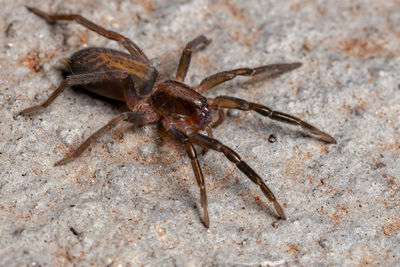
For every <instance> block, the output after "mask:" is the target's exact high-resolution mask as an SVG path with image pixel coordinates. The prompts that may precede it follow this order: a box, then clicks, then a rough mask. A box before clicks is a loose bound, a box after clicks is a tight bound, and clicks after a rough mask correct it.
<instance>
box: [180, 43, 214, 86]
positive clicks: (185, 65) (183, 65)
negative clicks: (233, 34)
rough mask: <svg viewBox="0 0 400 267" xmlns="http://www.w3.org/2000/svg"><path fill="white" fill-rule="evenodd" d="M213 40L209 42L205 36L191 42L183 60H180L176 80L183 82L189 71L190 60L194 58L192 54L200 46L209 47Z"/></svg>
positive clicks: (185, 49) (187, 46)
mask: <svg viewBox="0 0 400 267" xmlns="http://www.w3.org/2000/svg"><path fill="white" fill-rule="evenodd" d="M210 42H211V40H208V39H207V38H206V37H204V36H203V35H200V36H198V37H196V38H195V39H193V40H192V41H190V42H189V43H188V44H187V45H186V47H185V48H184V49H183V51H182V55H181V59H180V60H179V65H178V70H177V72H176V80H177V81H179V82H183V81H184V80H185V77H186V74H187V72H188V69H189V65H190V59H191V58H192V52H193V51H194V50H195V49H196V48H198V47H199V46H203V48H204V47H205V46H206V45H208V44H209V43H210Z"/></svg>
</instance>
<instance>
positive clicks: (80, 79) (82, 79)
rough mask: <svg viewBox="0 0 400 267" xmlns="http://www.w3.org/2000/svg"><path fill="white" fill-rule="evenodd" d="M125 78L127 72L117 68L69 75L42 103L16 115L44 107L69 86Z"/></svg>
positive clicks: (127, 76)
mask: <svg viewBox="0 0 400 267" xmlns="http://www.w3.org/2000/svg"><path fill="white" fill-rule="evenodd" d="M127 78H129V75H128V73H126V72H124V71H118V70H110V71H102V72H93V73H85V74H76V75H70V76H68V77H67V78H65V80H64V81H63V82H62V83H61V84H60V85H59V86H58V88H57V89H56V90H55V91H54V92H53V93H52V94H51V95H50V97H49V98H48V99H47V100H46V101H45V102H44V103H43V104H41V105H37V106H33V107H30V108H27V109H24V110H22V111H21V112H19V113H18V115H25V114H27V113H31V112H34V111H37V110H40V109H43V108H46V107H47V106H48V105H50V104H51V103H52V102H53V101H54V99H56V97H57V96H59V95H60V93H61V92H62V91H64V89H65V88H67V87H69V86H73V85H85V84H90V83H97V82H103V81H107V80H124V79H127Z"/></svg>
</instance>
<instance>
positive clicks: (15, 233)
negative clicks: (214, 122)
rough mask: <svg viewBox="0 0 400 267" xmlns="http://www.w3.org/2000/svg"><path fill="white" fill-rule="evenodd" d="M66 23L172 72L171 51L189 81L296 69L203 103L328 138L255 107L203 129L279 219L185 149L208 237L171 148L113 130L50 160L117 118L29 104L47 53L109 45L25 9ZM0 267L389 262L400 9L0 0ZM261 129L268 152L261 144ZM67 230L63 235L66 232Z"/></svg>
mask: <svg viewBox="0 0 400 267" xmlns="http://www.w3.org/2000/svg"><path fill="white" fill-rule="evenodd" d="M29 3H30V4H32V5H33V4H34V5H36V6H37V7H39V8H41V9H43V10H45V11H50V12H55V11H58V12H68V13H80V14H82V15H84V16H86V17H87V18H90V19H92V20H93V21H95V22H97V23H99V24H100V25H103V26H105V27H106V28H109V29H113V30H114V31H117V32H121V33H123V34H124V35H126V36H128V37H130V38H132V39H133V40H135V41H136V42H137V43H138V44H139V45H140V46H141V47H142V48H143V49H144V51H145V52H146V54H147V55H148V56H149V57H150V58H155V57H157V58H158V59H159V60H160V62H161V65H162V66H161V67H162V69H164V70H165V72H166V73H168V74H172V73H173V72H174V71H175V69H176V66H177V61H178V57H179V53H180V51H181V49H182V48H183V47H184V45H185V44H186V42H187V41H189V40H191V39H193V38H194V37H195V36H197V35H200V34H204V35H206V36H207V37H209V38H211V39H212V40H213V41H212V43H211V44H210V45H209V46H208V47H207V48H206V49H205V50H203V51H201V52H198V53H196V54H195V55H194V57H193V61H192V65H191V68H190V71H189V74H188V78H187V81H188V83H189V84H193V85H194V84H197V83H198V82H199V81H200V80H201V79H202V78H203V77H205V76H207V75H209V74H212V73H215V72H217V71H221V70H226V69H230V68H234V67H244V66H259V65H263V64H268V63H273V62H294V61H300V62H302V63H303V64H304V65H303V66H302V67H301V68H300V69H297V70H295V71H293V72H291V73H288V74H285V75H282V76H280V77H278V78H275V79H257V78H255V79H247V78H240V79H237V80H235V81H231V82H228V83H226V84H224V85H221V86H219V87H218V88H215V89H214V90H212V91H210V92H208V93H207V96H215V95H218V94H229V95H233V96H236V97H243V98H245V99H248V100H251V101H257V102H261V103H263V104H265V105H268V106H270V107H273V108H275V109H277V110H281V111H284V112H288V113H291V114H294V115H296V116H299V117H301V118H304V119H305V120H306V121H308V122H310V123H312V124H314V125H316V126H318V127H320V128H321V129H323V130H325V131H327V132H328V133H330V134H332V135H333V136H334V137H335V138H336V139H337V141H338V144H337V145H326V144H323V143H321V142H319V141H318V140H316V139H313V138H310V137H307V136H306V135H304V133H303V132H302V131H301V130H300V129H298V128H296V127H291V126H288V125H284V124H281V123H278V122H273V121H270V120H268V119H266V118H262V117H261V116H258V115H256V114H254V113H251V112H250V113H241V112H232V113H231V116H229V117H228V118H227V120H226V121H225V122H224V124H223V125H221V126H220V127H219V128H217V129H216V130H215V132H214V133H215V136H217V137H218V138H219V139H220V140H221V141H223V142H224V143H226V144H228V145H229V146H231V147H232V148H234V149H235V150H237V151H238V153H239V154H240V155H242V157H243V158H244V159H245V160H246V161H247V162H248V163H249V164H250V165H251V166H253V167H254V169H255V170H257V172H259V173H260V174H261V175H262V177H263V179H265V181H266V182H267V183H268V185H269V186H270V187H271V189H272V190H273V191H274V192H275V194H276V195H277V196H278V198H279V200H280V202H281V203H283V205H284V207H285V209H286V213H287V215H288V220H287V221H277V218H276V214H275V211H274V210H273V208H272V207H271V205H270V203H269V202H268V201H267V200H266V199H265V198H264V197H263V196H262V194H261V192H260V191H259V189H258V188H257V186H255V185H253V184H252V183H251V182H250V181H249V180H248V179H247V178H246V177H245V176H244V175H243V174H241V173H240V172H239V171H238V170H237V169H236V168H235V166H234V165H232V164H231V163H230V162H228V161H227V160H226V159H225V158H224V157H223V156H222V155H220V154H217V153H214V152H209V153H208V154H206V155H205V156H204V157H201V164H202V166H203V169H204V173H205V176H206V180H207V189H208V197H209V212H210V215H211V228H210V229H209V231H207V230H206V229H205V228H204V227H203V225H202V223H201V220H200V217H199V211H198V209H197V208H196V207H195V206H198V205H199V204H198V200H199V190H198V187H197V184H196V182H195V179H194V176H193V173H192V170H191V166H190V162H189V161H188V159H187V156H186V154H185V152H184V151H183V148H182V147H181V145H179V144H176V143H175V142H172V141H171V139H170V138H169V137H168V136H162V137H161V136H160V133H159V131H158V130H157V127H155V126H147V127H144V128H141V129H137V130H135V131H133V129H132V127H131V126H130V125H129V124H128V123H122V124H121V125H120V126H118V127H117V128H115V129H114V130H113V131H112V132H111V133H109V134H108V135H106V136H104V137H103V138H102V139H101V140H99V141H98V142H97V143H96V144H95V145H93V146H92V147H91V151H90V152H89V151H87V152H85V153H84V154H83V155H82V156H81V157H80V158H79V159H78V160H75V161H74V162H71V163H70V164H68V165H65V166H61V167H53V166H52V165H53V163H54V162H55V161H57V160H59V159H60V158H62V157H63V156H65V155H66V153H68V152H69V151H71V149H72V148H74V147H76V146H77V145H79V144H80V142H81V141H83V140H84V139H85V138H86V137H87V136H89V135H90V134H91V133H92V132H93V131H95V130H96V129H98V128H99V127H101V126H103V125H104V124H105V123H106V122H107V121H108V120H109V119H110V118H112V117H113V116H115V115H116V114H118V112H119V109H118V108H117V107H115V106H113V105H110V104H108V103H104V102H103V101H101V100H100V99H95V98H92V97H90V96H88V95H86V94H82V93H81V92H79V91H74V90H72V89H67V90H66V91H65V92H64V93H63V94H62V95H61V96H60V97H59V98H58V99H57V100H56V101H55V102H54V103H53V104H52V105H51V106H50V107H48V108H47V109H46V111H44V112H39V113H36V114H34V115H32V116H29V117H17V118H14V115H15V114H16V113H17V112H18V111H20V110H22V109H23V108H26V107H29V106H32V105H34V104H37V103H39V102H42V101H43V100H45V99H46V97H47V96H48V95H49V94H50V93H51V91H52V90H54V87H55V86H57V85H58V84H59V83H60V82H61V80H62V77H61V75H60V72H59V71H58V70H57V68H58V66H60V61H61V60H62V59H63V58H65V57H68V56H69V55H71V54H72V53H73V52H74V51H76V50H78V49H80V48H84V47H88V46H107V47H113V48H119V49H121V50H122V48H121V47H120V46H119V45H118V44H116V43H115V42H112V41H109V40H106V39H105V38H102V37H100V36H98V35H96V34H93V33H91V32H89V31H88V30H86V29H84V28H83V27H81V26H79V25H77V24H75V23H69V24H68V23H61V24H57V25H56V26H50V25H48V24H46V23H45V22H44V21H43V20H42V19H40V18H38V17H36V16H34V15H33V14H30V13H28V12H27V10H26V9H25V8H24V4H29ZM0 7H1V10H0V36H1V37H0V51H1V53H0V108H1V113H0V133H1V141H0V173H1V177H0V265H2V266H6V265H7V266H10V265H14V266H17V265H23V264H25V265H26V264H27V265H32V266H38V265H41V266H51V265H52V266H55V265H73V264H78V265H89V264H95V265H100V266H105V265H110V266H127V265H129V264H131V265H132V266H137V265H140V264H142V265H148V266H160V265H164V266H170V265H174V264H176V265H178V266H185V265H186V266H196V265H199V264H200V263H203V264H204V265H217V266H227V265H232V264H237V265H239V266H258V265H261V266H280V265H303V266H307V265H310V264H312V265H322V266H324V265H368V264H372V265H380V264H382V265H385V266H394V265H396V263H398V262H399V261H400V215H399V214H400V213H399V212H400V207H399V194H400V193H399V192H400V164H399V154H400V138H399V136H400V133H399V127H400V85H399V83H400V81H399V78H398V77H399V70H400V60H399V55H400V2H399V1H398V0H385V1H372V0H371V1H366V0H365V1H363V0H355V1H345V0H341V1H329V0H325V1H323V0H321V1H317V0H315V1H308V0H297V1H266V0H251V1H207V0H199V1H168V2H167V1H161V0H159V1H152V2H150V1H145V0H141V1H124V0H120V1H117V0H115V1H105V0H104V1H102V0H97V1H80V0H79V1H78V0H73V1H62V0H54V1H24V0H14V1H11V0H1V2H0ZM270 134H275V135H276V136H277V142H275V143H272V144H271V143H269V142H268V136H269V135H270ZM71 227H72V228H73V229H75V230H76V232H77V233H78V235H74V234H73V233H72V231H71Z"/></svg>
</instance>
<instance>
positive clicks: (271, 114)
mask: <svg viewBox="0 0 400 267" xmlns="http://www.w3.org/2000/svg"><path fill="white" fill-rule="evenodd" d="M209 102H210V103H212V104H216V105H218V106H221V107H223V108H234V109H240V110H245V111H248V110H253V111H255V112H257V113H259V114H261V115H263V116H265V117H268V118H270V119H272V120H276V121H281V122H285V123H288V124H293V125H298V126H300V127H301V128H303V129H304V130H306V131H307V132H309V133H311V134H314V135H316V136H317V137H319V138H320V139H322V140H323V141H325V142H327V143H332V144H336V140H335V139H334V138H333V137H332V136H330V135H329V134H327V133H325V132H323V131H321V130H319V129H317V128H316V127H314V126H312V125H311V124H309V123H307V122H305V121H302V120H300V119H299V118H296V117H294V116H292V115H289V114H286V113H283V112H279V111H274V110H272V109H270V108H268V107H266V106H263V105H260V104H256V103H252V102H248V101H246V100H243V99H240V98H236V97H231V96H218V97H216V98H214V99H210V100H209Z"/></svg>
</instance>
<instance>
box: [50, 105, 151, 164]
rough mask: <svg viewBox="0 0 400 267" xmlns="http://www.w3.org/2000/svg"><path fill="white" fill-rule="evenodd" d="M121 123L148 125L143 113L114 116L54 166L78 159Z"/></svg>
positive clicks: (125, 113) (126, 113)
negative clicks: (91, 144) (90, 146)
mask: <svg viewBox="0 0 400 267" xmlns="http://www.w3.org/2000/svg"><path fill="white" fill-rule="evenodd" d="M121 121H128V122H131V123H133V124H134V125H143V124H146V123H149V121H148V119H147V116H146V115H145V113H142V112H124V113H121V114H119V115H118V116H116V117H115V118H114V119H112V120H111V121H110V122H109V123H107V124H106V125H105V126H103V127H101V128H100V129H99V130H97V131H96V132H95V133H94V134H92V135H91V136H90V137H89V138H88V139H86V140H85V142H83V143H82V144H81V145H80V146H79V147H78V148H77V149H75V150H74V151H73V152H72V153H70V154H69V155H68V156H66V157H65V158H63V159H62V160H60V161H57V162H56V163H55V164H54V166H59V165H64V164H66V163H68V162H70V161H72V160H74V159H75V158H77V157H79V155H81V154H82V152H83V151H85V149H86V148H87V147H88V146H89V145H90V143H92V142H94V141H95V140H97V139H98V138H99V137H101V136H102V135H103V134H105V133H106V132H107V131H109V130H111V128H113V127H114V126H115V125H117V124H118V123H119V122H121Z"/></svg>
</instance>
